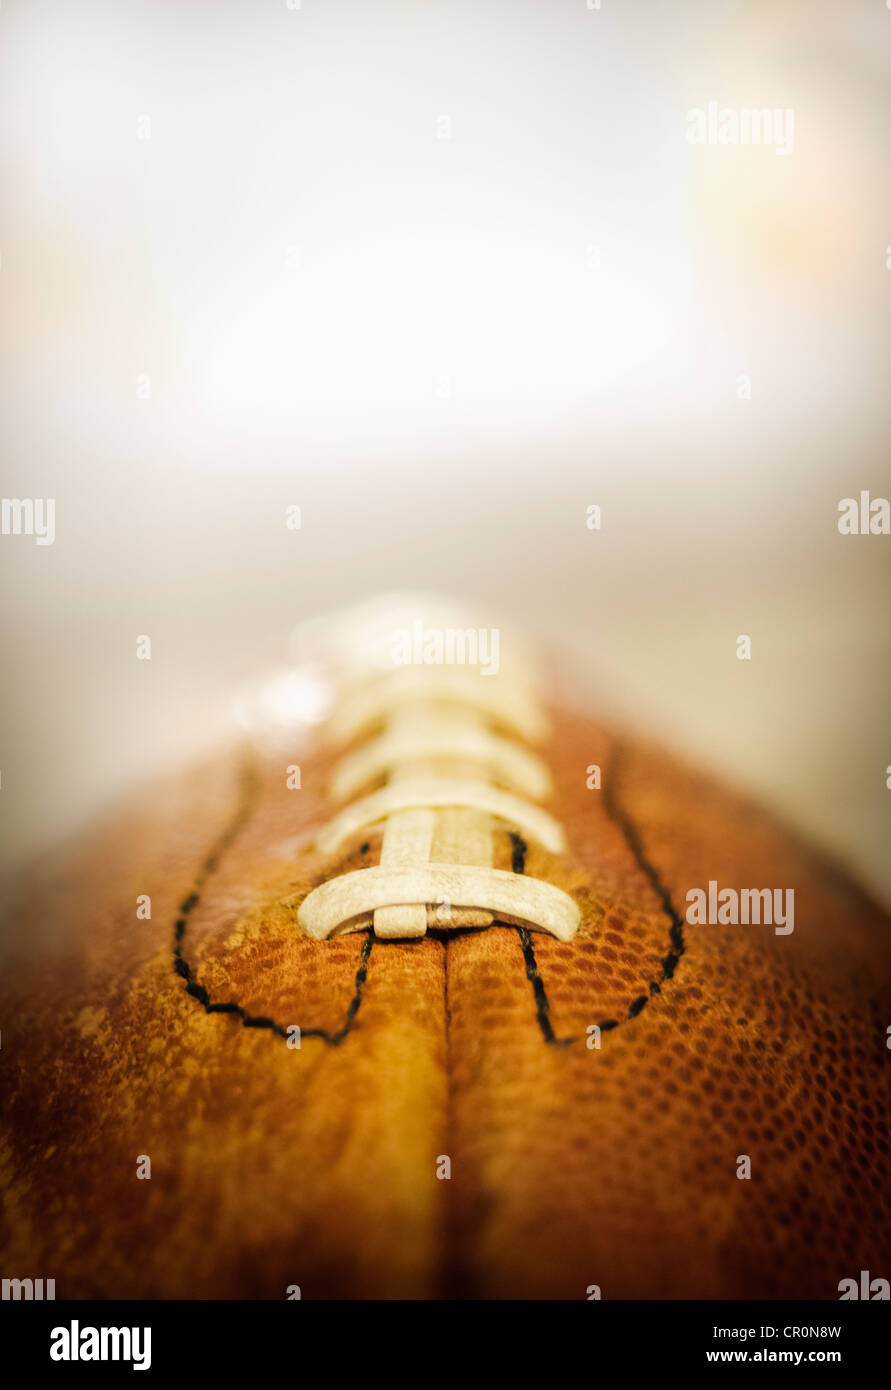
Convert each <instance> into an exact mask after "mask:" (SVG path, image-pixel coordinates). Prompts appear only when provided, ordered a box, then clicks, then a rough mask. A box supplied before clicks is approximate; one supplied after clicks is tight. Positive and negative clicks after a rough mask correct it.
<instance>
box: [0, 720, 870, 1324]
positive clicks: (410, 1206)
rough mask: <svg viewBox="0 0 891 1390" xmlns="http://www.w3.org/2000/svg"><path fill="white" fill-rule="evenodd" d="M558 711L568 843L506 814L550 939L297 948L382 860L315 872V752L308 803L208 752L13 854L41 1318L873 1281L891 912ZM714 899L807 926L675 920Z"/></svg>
mask: <svg viewBox="0 0 891 1390" xmlns="http://www.w3.org/2000/svg"><path fill="white" fill-rule="evenodd" d="M552 713H553V714H554V716H555V717H554V727H555V729H556V730H557V732H556V733H555V735H554V736H553V737H552V739H551V740H550V741H549V742H548V744H547V745H546V746H545V748H544V749H543V750H542V751H543V753H544V756H545V758H546V760H547V761H548V762H549V764H550V767H551V770H552V772H553V774H554V777H555V781H556V794H555V796H554V798H553V799H552V801H551V803H550V809H551V810H552V811H553V812H554V814H555V815H557V816H558V817H559V819H560V820H561V822H562V823H563V825H564V827H565V828H566V831H567V834H568V839H569V845H570V852H569V854H568V855H567V856H565V857H561V858H559V859H558V858H552V857H549V856H547V855H545V854H544V853H542V852H541V851H539V850H537V849H536V848H535V847H534V846H522V845H520V844H518V842H517V841H516V839H514V840H512V839H511V836H510V835H509V833H508V829H507V828H505V829H504V830H502V831H500V832H499V833H498V835H497V837H496V859H495V862H496V866H498V867H507V868H509V867H513V868H514V869H515V870H517V871H520V870H522V871H524V872H527V873H530V874H534V875H536V876H539V877H542V878H547V879H549V880H550V881H552V882H555V883H557V884H558V885H559V886H560V887H562V888H564V889H566V891H567V892H570V893H572V894H573V895H574V896H575V897H576V898H577V900H578V901H579V903H580V904H581V906H582V909H583V914H582V915H583V921H582V928H581V931H580V932H579V934H578V936H577V937H576V938H575V939H574V940H573V941H572V942H571V943H570V944H567V945H563V944H560V943H559V942H556V941H554V940H552V939H550V938H548V937H546V936H543V935H541V934H537V933H536V934H533V935H531V936H525V937H524V935H523V934H522V933H521V932H520V931H518V930H517V929H516V928H513V927H506V926H495V927H492V928H489V929H487V930H483V931H466V932H452V933H448V934H446V933H442V934H437V935H428V936H427V937H425V938H424V939H421V940H418V941H413V942H405V943H400V942H373V943H371V945H370V949H369V943H370V942H371V938H370V937H369V935H368V934H367V933H360V934H357V935H353V936H345V937H341V938H338V939H335V940H332V941H323V942H313V941H309V940H308V939H306V938H305V937H303V936H302V935H301V933H300V932H299V930H298V928H297V924H296V907H297V905H298V904H299V902H300V900H301V898H302V896H304V895H305V893H306V892H308V891H309V889H310V888H311V887H313V886H314V885H316V884H317V883H320V882H322V881H323V880H324V879H325V878H326V877H328V876H330V875H331V874H333V873H337V872H342V871H343V870H345V869H347V868H356V867H360V866H361V865H362V864H373V863H375V862H376V855H377V852H378V850H379V845H380V832H379V831H378V832H376V833H374V834H368V835H364V836H357V837H356V838H355V841H354V842H351V844H350V845H349V847H348V849H347V852H346V853H345V854H344V855H343V856H342V857H340V858H338V860H337V861H336V862H331V861H324V860H322V859H320V857H319V856H318V855H317V854H316V853H315V851H313V850H312V849H311V848H310V841H311V836H312V831H313V829H314V828H316V827H317V826H318V825H319V824H321V823H322V822H323V821H324V819H325V818H327V816H328V815H330V813H331V811H332V809H333V807H332V806H331V805H330V804H329V803H328V802H327V801H326V799H325V790H324V788H325V783H326V778H327V774H328V772H329V771H330V765H331V764H330V758H329V755H328V754H326V753H324V752H322V751H318V750H317V751H316V752H315V753H314V754H313V755H312V756H309V757H305V758H303V760H302V770H303V776H302V783H303V786H302V790H300V791H289V790H287V788H286V785H285V766H286V764H287V762H288V761H289V759H288V758H287V757H284V758H283V757H281V756H264V757H261V756H259V755H258V754H256V753H250V752H248V751H247V750H244V749H232V750H225V752H224V753H221V754H220V755H219V756H218V757H217V758H215V759H214V760H213V761H212V762H210V763H208V764H206V765H204V766H201V767H197V768H190V769H189V770H187V771H185V772H183V774H182V775H181V776H179V777H177V778H174V779H171V780H169V781H168V782H166V783H163V784H158V785H156V786H154V787H151V788H147V789H145V790H144V791H143V792H142V793H141V795H140V796H139V797H138V798H137V799H136V800H135V801H134V802H132V803H131V804H130V805H128V806H126V807H121V808H118V809H117V810H116V812H115V813H114V815H113V816H112V817H110V818H109V819H108V820H107V821H106V822H105V823H104V824H102V825H100V826H94V827H93V828H92V829H91V830H90V831H89V832H88V833H87V834H85V835H84V836H83V837H82V838H81V839H80V840H79V841H78V842H76V843H72V844H70V845H68V846H67V847H66V848H65V849H64V850H62V851H59V852H57V853H56V854H54V855H53V856H51V857H50V858H49V859H47V860H45V861H43V862H41V863H40V864H38V865H36V866H35V867H34V869H33V870H32V871H31V873H30V874H29V875H28V877H27V878H25V879H23V880H22V881H21V882H20V883H19V884H18V885H17V887H16V891H15V893H14V895H13V897H12V899H11V907H10V909H9V912H8V914H7V915H8V921H7V925H6V951H7V959H6V961H5V968H4V975H3V981H2V985H0V1028H2V1050H0V1087H2V1108H3V1116H4V1129H3V1139H2V1147H0V1188H2V1199H3V1205H2V1222H0V1252H2V1253H0V1263H2V1270H0V1272H2V1274H3V1276H4V1277H26V1276H32V1277H37V1276H43V1277H49V1278H55V1280H56V1291H57V1297H58V1298H66V1297H100V1298H101V1297H165V1298H169V1297H187V1298H188V1297H195V1298H199V1297H213V1298H217V1297H219V1298H224V1297H264V1298H266V1297H268V1298H283V1297H285V1296H286V1290H287V1288H288V1286H289V1285H294V1284H296V1285H299V1286H300V1288H301V1291H302V1296H303V1297H304V1298H319V1297H342V1298H356V1297H363V1298H435V1297H482V1298H497V1297H520V1298H535V1297H545V1298H564V1297H565V1298H575V1299H579V1298H585V1297H586V1295H587V1289H588V1287H589V1286H590V1285H594V1284H596V1285H598V1286H599V1287H600V1289H601V1292H602V1297H604V1298H629V1297H630V1298H660V1297H667V1298H691V1297H728V1298H729V1297H755V1296H763V1297H777V1298H830V1299H831V1298H836V1297H837V1296H838V1293H837V1285H838V1282H839V1280H840V1279H842V1278H845V1277H849V1276H851V1277H855V1278H856V1277H857V1276H858V1274H859V1271H860V1270H861V1269H868V1270H870V1271H871V1272H872V1274H873V1275H884V1276H885V1277H888V1274H889V1266H891V1252H889V1246H891V1241H889V1232H891V1210H889V1207H891V1195H889V1194H891V1183H889V1148H888V1143H889V1136H888V1119H889V1113H891V1105H889V1099H891V1095H889V1092H891V1085H889V1078H891V1052H889V1051H888V1049H887V1047H886V1045H885V1043H886V1036H885V1032H886V1028H887V1026H888V1025H889V1024H891V988H889V981H891V959H889V957H891V936H889V920H888V918H887V916H886V915H885V914H883V913H882V912H881V911H880V910H879V909H878V908H877V907H876V906H875V905H873V904H872V903H871V902H870V901H869V900H868V899H867V898H866V897H865V896H864V894H862V893H861V892H860V891H859V890H858V889H857V888H856V887H854V886H853V885H852V884H851V883H849V882H848V881H846V880H845V879H844V878H843V877H842V876H840V875H839V874H838V872H837V871H836V870H835V869H834V868H833V866H831V865H830V864H828V863H826V862H825V861H823V860H822V859H821V858H820V857H819V856H818V855H817V854H815V853H814V852H813V851H811V850H810V849H808V848H807V847H806V846H804V845H802V844H801V843H799V842H798V840H797V839H795V838H794V837H793V836H790V835H789V834H788V833H786V832H784V831H783V830H781V829H779V828H778V827H777V826H776V824H775V823H773V821H772V820H771V819H770V818H768V817H767V816H765V815H764V814H763V813H762V812H761V811H759V810H758V809H757V808H756V807H754V806H752V805H751V804H749V803H748V802H745V801H743V800H742V799H740V798H739V797H738V796H736V795H734V794H732V793H730V792H728V791H725V790H723V789H721V788H720V787H719V786H717V785H716V784H715V783H714V782H713V781H712V780H711V779H709V778H708V777H706V776H703V775H700V774H699V773H696V772H694V771H691V770H689V769H688V768H686V767H683V766H681V765H680V764H679V763H677V762H676V761H675V760H673V759H671V758H669V757H667V756H666V755H664V754H663V753H660V752H658V751H656V750H654V749H652V748H650V747H648V746H645V745H644V744H642V743H637V742H634V741H630V742H629V741H624V742H621V743H620V742H618V741H617V740H615V739H613V738H611V737H610V736H609V735H608V734H607V733H606V732H605V731H604V730H602V729H601V728H600V727H598V726H597V725H596V724H594V723H592V722H590V721H589V720H588V719H587V718H585V717H584V716H583V715H581V714H579V713H578V712H576V711H575V710H574V709H573V708H571V707H570V705H569V704H567V703H566V702H565V701H561V702H560V703H558V704H557V706H556V707H555V709H554V710H553V711H552ZM594 762H596V763H599V764H600V765H601V767H602V770H603V786H602V789H601V790H599V791H590V790H588V789H587V787H586V777H585V770H586V767H587V766H588V764H590V763H594ZM709 879H716V880H718V882H719V883H720V885H721V887H736V888H745V887H759V888H760V887H781V888H784V889H788V888H793V889H794V890H795V931H794V933H793V934H792V935H791V936H786V937H783V936H777V935H775V934H774V932H773V930H772V928H770V927H767V926H742V925H740V926H726V927H721V926H697V927H692V926H687V925H685V924H683V923H682V921H681V918H682V917H683V915H684V911H685V894H686V892H687V890H688V889H689V888H691V887H705V886H706V885H707V883H708V881H709ZM145 893H147V894H150V896H151V900H152V917H151V920H150V921H142V920H138V919H137V916H136V899H137V896H138V895H139V894H145ZM177 923H180V926H179V928H177V925H176V924H177ZM177 948H178V950H177ZM178 972H179V973H178ZM221 1004H222V1005H237V1007H238V1009H239V1010H240V1012H234V1011H232V1010H230V1011H228V1012H219V1011H217V1009H216V1006H217V1005H221ZM208 1007H209V1008H210V1011H209V1012H208ZM592 1024H597V1025H601V1026H602V1032H601V1037H600V1044H601V1045H600V1047H599V1048H593V1047H588V1046H587V1045H586V1039H587V1036H588V1035H587V1030H588V1028H589V1027H590V1025H592ZM290 1025H298V1026H300V1027H301V1028H302V1029H303V1030H304V1036H303V1038H302V1045H301V1047H300V1048H299V1049H296V1048H289V1047H288V1045H287V1042H286V1039H285V1036H283V1034H286V1031H287V1028H288V1027H289V1026H290ZM603 1025H607V1026H605V1027H604V1026H603ZM312 1030H322V1031H324V1032H325V1033H327V1034H328V1039H327V1040H326V1039H325V1038H324V1037H320V1036H313V1035H311V1033H312ZM338 1038H339V1041H332V1040H331V1039H338ZM742 1154H748V1155H749V1156H750V1158H751V1164H752V1178H751V1180H749V1181H741V1180H739V1179H738V1178H737V1176H736V1174H737V1159H738V1156H739V1155H742ZM140 1155H148V1156H149V1157H150V1159H151V1179H150V1180H148V1181H146V1180H140V1179H139V1178H137V1160H138V1158H139V1156H140ZM442 1156H447V1157H448V1158H449V1159H450V1162H451V1177H450V1178H448V1179H446V1180H443V1179H441V1178H439V1177H438V1176H437V1169H438V1168H439V1169H440V1171H441V1170H442V1164H441V1162H440V1160H441V1157H442Z"/></svg>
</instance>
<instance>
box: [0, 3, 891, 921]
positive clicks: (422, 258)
mask: <svg viewBox="0 0 891 1390" xmlns="http://www.w3.org/2000/svg"><path fill="white" fill-rule="evenodd" d="M889 76H891V10H889V9H887V8H886V6H885V5H884V4H883V3H881V0H846V3H845V4H844V5H840V4H838V3H837V0H833V3H828V2H825V0H809V3H807V4H805V3H797V0H782V2H781V3H778V0H771V2H770V3H767V2H766V0H762V2H761V3H759V0H748V3H745V4H742V3H740V4H734V3H730V2H729V0H676V3H673V4H671V5H660V4H658V3H656V0H637V3H632V2H631V0H602V5H601V6H600V7H599V8H598V7H597V6H596V5H594V4H593V3H590V0H486V3H482V4H480V3H476V4H472V3H470V0H303V3H302V4H299V5H298V4H296V3H291V4H288V3H286V2H285V0H267V2H266V3H257V2H256V0H220V3H215V4H213V5H208V4H206V3H201V0H176V3H174V0H152V2H151V3H149V2H148V0H145V2H144V3H141V2H140V0H128V3H126V4H122V3H120V0H80V3H78V4H77V5H70V4H65V3H63V2H62V0H55V3H41V0H6V3H4V4H3V6H2V10H0V127H2V131H0V166H2V167H0V175H2V183H3V187H4V189H5V198H4V205H3V210H2V217H0V334H2V339H3V349H4V362H5V367H4V370H3V373H2V375H0V404H2V421H3V423H2V452H0V462H2V495H3V496H4V497H19V498H21V497H29V498H35V497H53V498H55V499H56V538H55V543H54V544H53V545H52V546H44V547H39V546H36V545H35V543H34V540H33V538H29V537H24V536H0V581H2V585H3V595H4V603H3V606H2V607H3V612H2V651H3V661H2V670H0V682H2V689H0V710H2V730H0V778H2V790H0V818H2V863H3V865H4V867H6V868H7V869H11V868H13V867H14V866H15V864H16V863H17V862H19V861H20V860H22V859H23V858H24V857H26V856H29V855H31V854H33V853H35V852H36V851H38V850H39V849H40V848H41V847H43V846H45V845H47V844H48V843H50V842H51V841H52V840H53V839H55V838H56V837H58V836H61V835H64V834H66V833H68V832H70V831H71V830H72V829H73V828H75V827H77V826H78V825H80V824H82V823H83V822H84V821H85V819H86V818H87V817H88V816H89V815H91V814H93V813H94V812H95V810H96V809H97V808H98V807H100V806H101V805H103V804H106V803H108V802H109V801H110V800H111V799H113V798H114V797H115V796H116V795H119V794H120V793H121V791H122V790H123V789H124V788H125V787H127V786H129V785H131V784H134V783H137V782H138V781H139V780H140V779H144V778H148V777H149V776H150V775H151V774H152V773H153V772H155V771H160V770H163V769H167V768H169V767H171V766H174V765H176V764H177V763H178V762H180V761H181V760H182V759H184V758H186V757H189V756H192V755H194V754H196V753H198V752H200V751H201V750H202V749H204V748H205V747H206V745H207V743H208V741H209V740H211V739H212V738H213V737H215V736H216V735H217V734H218V733H219V732H220V731H221V730H224V729H226V728H228V727H230V726H231V723H232V719H233V698H234V694H235V692H236V691H237V690H239V689H240V688H242V687H243V685H244V684H245V682H250V681H254V680H257V679H259V677H260V676H261V675H262V674H263V672H265V670H266V669H267V668H268V667H269V666H274V665H276V664H281V662H282V661H284V660H287V653H288V634H289V631H290V629H291V628H292V626H293V625H294V624H295V623H296V622H298V621H299V620H301V619H302V618H305V617H308V616H311V615H313V614H315V613H318V612H319V611H321V610H325V609H327V608H330V607H332V606H333V605H336V604H339V603H344V602H354V601H355V600H357V599H360V598H363V597H365V596H367V595H369V594H372V593H374V592H376V591H379V590H386V589H394V588H395V589H404V588H418V587H422V588H428V589H429V588H433V589H437V590H441V591H445V592H448V593H453V594H455V595H456V596H458V597H459V598H461V597H464V598H468V599H475V600H482V601H483V603H491V604H492V605H493V606H495V607H496V608H497V611H498V612H499V613H504V612H508V613H511V614H515V615H517V616H519V617H521V618H522V620H523V622H524V623H525V624H526V626H527V627H529V628H530V629H531V630H532V632H533V633H535V632H539V633H542V634H544V635H545V636H547V637H548V638H549V639H551V640H554V641H556V642H557V643H558V644H560V645H562V646H564V647H565V648H566V649H567V650H570V651H571V652H572V653H573V655H574V658H575V660H576V661H577V662H579V663H580V664H581V666H582V669H583V670H584V671H585V673H586V680H585V684H586V688H587V690H588V692H589V695H590V700H591V703H592V705H593V706H594V707H595V709H596V710H598V711H599V712H600V713H601V714H602V715H603V717H605V718H608V719H610V720H612V721H613V722H616V723H620V724H622V725H624V726H626V727H628V728H632V729H637V730H639V731H642V732H643V733H645V734H646V735H647V736H649V737H651V738H656V739H659V740H661V741H663V742H665V743H668V744H670V745H672V746H673V747H675V748H676V749H678V750H680V751H682V752H685V753H687V754H688V755H690V756H692V757H693V758H695V759H696V760H698V761H699V762H701V763H705V764H707V765H708V766H709V767H711V768H712V769H714V770H715V771H716V772H718V773H720V774H722V775H723V776H725V777H726V778H728V779H731V780H733V781H734V782H735V783H736V784H737V785H739V786H741V787H742V788H744V789H746V790H747V791H749V792H752V793H754V794H755V795H756V796H758V797H759V798H760V799H761V800H762V801H764V802H766V803H768V804H769V805H771V806H773V807H774V808H775V809H776V810H777V811H778V812H780V813H781V814H782V815H783V816H784V817H786V819H787V820H789V821H791V822H792V823H794V824H795V825H797V826H798V827H799V828H800V829H801V830H803V831H804V832H805V833H807V834H809V835H810V836H811V837H813V838H814V839H816V840H817V841H818V842H819V843H820V844H822V845H824V846H826V847H827V848H828V849H829V850H831V851H832V852H833V853H835V854H836V855H837V856H838V857H839V858H841V859H842V860H843V861H844V862H845V863H846V864H847V865H848V866H849V867H850V868H851V869H852V871H853V872H854V873H855V874H856V875H857V876H858V877H859V878H860V879H861V880H862V881H863V882H865V883H866V884H868V885H869V886H871V887H872V889H873V890H874V891H875V892H876V893H878V894H879V895H881V896H883V897H884V898H885V900H886V901H889V900H891V856H889V855H888V854H887V845H888V831H889V825H891V791H889V790H888V789H887V788H886V772H885V769H886V767H887V766H889V765H891V700H889V695H891V662H889V644H888V623H887V612H888V597H889V590H891V538H888V537H881V536H860V537H851V536H844V537H843V536H841V535H839V532H838V529H837V521H838V504H839V501H840V500H841V499H842V498H844V497H858V496H859V493H860V492H861V490H869V491H870V493H871V494H872V496H873V497H876V496H885V497H888V496H891V468H889V448H888V446H889V436H891V426H889V412H888V378H889V346H891V320H889V312H888V311H889V295H891V270H889V268H888V267H889V257H891V250H889V249H888V248H889V246H891V186H889V182H888V179H887V130H888V128H889V123H888V122H889V114H891V112H889V106H891V96H889V93H891V85H889ZM710 101H716V102H718V103H719V104H720V105H721V106H728V107H736V108H742V107H745V108H749V107H757V108H763V107H770V108H782V109H786V108H792V110H793V111H794V152H793V153H792V154H790V155H788V156H783V155H777V153H776V151H775V149H773V148H770V147H760V148H756V147H748V148H746V147H740V146H735V147H734V146H693V145H690V144H688V143H687V139H686V133H687V112H688V110H689V109H690V108H693V107H700V108H707V106H708V103H709V102H710ZM744 378H745V379H747V381H748V385H747V384H746V381H744V380H743V379H744ZM594 504H596V505H597V506H599V507H600V508H601V511H602V524H601V529H600V530H599V531H589V530H588V529H587V526H586V517H587V509H588V507H589V506H591V505H594ZM293 506H299V507H300V509H301V514H302V527H301V529H300V530H299V531H295V530H290V529H288V527H287V526H286V515H287V509H288V507H293ZM741 633H746V634H748V635H750V636H751V639H752V651H753V654H752V660H751V661H750V662H742V661H739V660H737V658H736V639H737V636H738V634H741ZM141 634H148V635H150V636H151V639H152V659H151V661H150V662H142V661H137V660H136V639H137V637H138V636H140V635H141Z"/></svg>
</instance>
